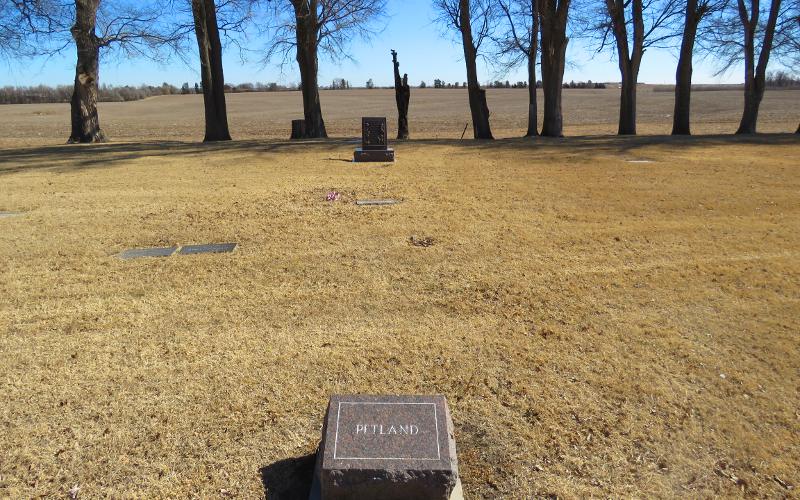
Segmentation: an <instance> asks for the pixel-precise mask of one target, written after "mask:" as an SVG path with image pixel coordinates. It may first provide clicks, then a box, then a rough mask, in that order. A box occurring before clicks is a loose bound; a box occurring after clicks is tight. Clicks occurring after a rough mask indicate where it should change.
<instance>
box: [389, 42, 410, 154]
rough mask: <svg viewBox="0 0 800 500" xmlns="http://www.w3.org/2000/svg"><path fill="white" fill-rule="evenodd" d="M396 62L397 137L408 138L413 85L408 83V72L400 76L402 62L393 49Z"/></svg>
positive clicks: (399, 138)
mask: <svg viewBox="0 0 800 500" xmlns="http://www.w3.org/2000/svg"><path fill="white" fill-rule="evenodd" d="M392 62H393V64H394V96H395V100H396V101H397V139H398V140H406V139H408V103H409V101H410V100H411V86H410V85H409V84H408V74H405V75H403V78H402V79H401V78H400V63H399V62H397V52H395V51H394V50H392Z"/></svg>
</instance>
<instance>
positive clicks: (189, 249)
mask: <svg viewBox="0 0 800 500" xmlns="http://www.w3.org/2000/svg"><path fill="white" fill-rule="evenodd" d="M236 245H237V244H236V243H212V244H210V245H186V246H184V247H182V248H181V251H180V252H178V254H179V255H194V254H198V253H228V252H233V251H234V250H236Z"/></svg>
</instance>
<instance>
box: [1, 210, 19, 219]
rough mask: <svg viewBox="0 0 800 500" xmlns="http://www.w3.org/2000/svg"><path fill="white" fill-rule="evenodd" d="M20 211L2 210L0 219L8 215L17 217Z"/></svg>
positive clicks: (6, 217)
mask: <svg viewBox="0 0 800 500" xmlns="http://www.w3.org/2000/svg"><path fill="white" fill-rule="evenodd" d="M20 215H22V212H3V211H0V219H8V218H10V217H19V216H20Z"/></svg>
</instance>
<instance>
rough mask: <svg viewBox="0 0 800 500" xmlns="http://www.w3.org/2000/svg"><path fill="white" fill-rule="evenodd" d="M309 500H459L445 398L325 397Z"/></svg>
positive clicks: (452, 439)
mask: <svg viewBox="0 0 800 500" xmlns="http://www.w3.org/2000/svg"><path fill="white" fill-rule="evenodd" d="M310 498H311V499H312V500H316V499H319V500H339V499H352V498H358V499H361V500H378V499H381V500H401V499H410V498H413V499H417V500H434V499H436V500H448V499H451V500H452V499H456V498H462V496H461V488H460V482H459V480H458V461H457V460H456V446H455V436H454V435H453V423H452V420H451V419H450V411H449V409H448V407H447V401H446V400H445V398H444V396H332V397H331V400H330V404H329V405H328V412H327V415H326V417H325V426H324V427H323V438H322V443H321V444H320V448H319V451H318V452H317V466H316V471H315V476H314V485H313V486H312V491H311V496H310Z"/></svg>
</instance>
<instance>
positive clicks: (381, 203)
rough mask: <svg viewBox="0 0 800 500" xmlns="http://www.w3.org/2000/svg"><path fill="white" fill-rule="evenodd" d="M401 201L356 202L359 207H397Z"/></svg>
mask: <svg viewBox="0 0 800 500" xmlns="http://www.w3.org/2000/svg"><path fill="white" fill-rule="evenodd" d="M398 203H400V200H391V199H388V200H356V205H358V206H359V207H383V206H387V205H397V204H398Z"/></svg>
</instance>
